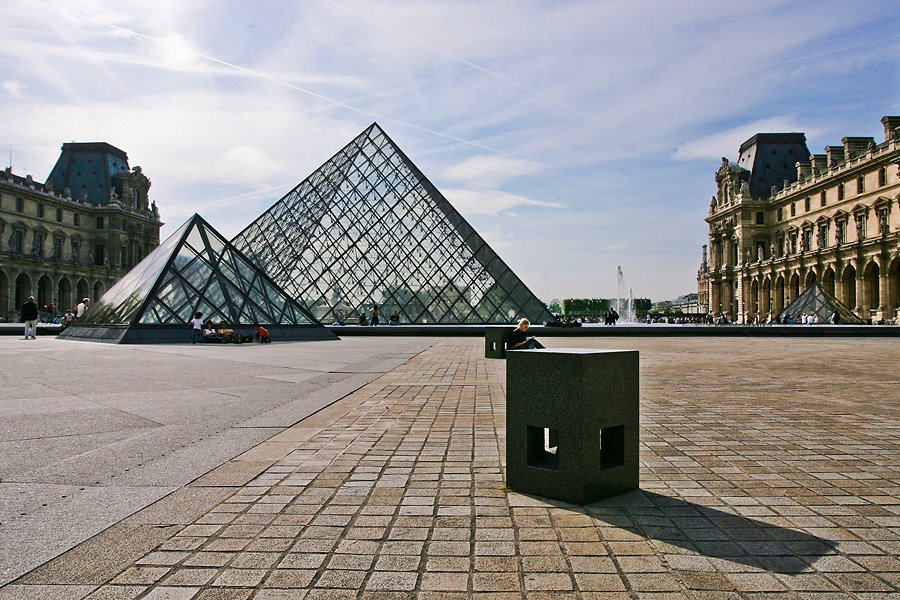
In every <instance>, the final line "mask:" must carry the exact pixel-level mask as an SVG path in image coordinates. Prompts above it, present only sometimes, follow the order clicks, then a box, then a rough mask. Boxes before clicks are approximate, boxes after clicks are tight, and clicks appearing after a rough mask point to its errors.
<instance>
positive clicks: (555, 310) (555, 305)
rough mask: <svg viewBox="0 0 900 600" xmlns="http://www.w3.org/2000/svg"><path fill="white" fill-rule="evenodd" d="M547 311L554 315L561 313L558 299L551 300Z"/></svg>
mask: <svg viewBox="0 0 900 600" xmlns="http://www.w3.org/2000/svg"><path fill="white" fill-rule="evenodd" d="M547 310H549V311H550V312H551V313H552V314H554V315H558V314H560V313H562V306H561V303H560V301H559V299H557V298H554V299H553V300H551V301H550V304H548V305H547Z"/></svg>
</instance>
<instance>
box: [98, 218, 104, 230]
mask: <svg viewBox="0 0 900 600" xmlns="http://www.w3.org/2000/svg"><path fill="white" fill-rule="evenodd" d="M97 229H103V217H97Z"/></svg>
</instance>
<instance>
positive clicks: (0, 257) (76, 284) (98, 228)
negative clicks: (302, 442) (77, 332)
mask: <svg viewBox="0 0 900 600" xmlns="http://www.w3.org/2000/svg"><path fill="white" fill-rule="evenodd" d="M149 189H150V180H149V179H148V178H147V176H146V175H144V174H143V173H142V171H141V168H140V167H137V166H136V167H134V169H131V168H129V166H128V156H127V155H126V154H125V152H123V151H122V150H119V149H118V148H116V147H114V146H111V145H109V144H107V143H103V142H91V143H67V144H63V146H62V152H61V154H60V157H59V160H58V161H57V162H56V165H55V166H54V167H53V170H52V171H51V172H50V176H49V177H48V178H47V181H46V182H45V183H38V182H36V181H34V179H33V178H32V176H31V175H26V176H24V177H22V176H19V175H16V174H14V173H13V172H12V169H10V168H7V169H6V170H4V171H2V172H0V321H17V320H18V316H19V307H20V306H21V305H22V303H23V302H24V301H25V299H27V298H28V296H34V297H35V298H36V300H37V303H38V306H39V307H43V306H44V305H50V304H55V305H56V306H58V307H60V308H61V309H62V310H65V309H68V308H71V307H72V306H73V305H74V304H76V303H77V302H78V301H80V300H81V299H82V298H85V297H88V298H91V299H94V300H96V299H97V298H99V297H100V296H101V295H102V294H103V293H104V292H105V291H106V290H107V289H108V288H109V287H110V286H112V285H113V284H114V283H115V282H116V281H117V280H118V279H119V278H120V277H122V275H124V274H125V273H127V272H128V270H129V269H131V267H133V266H134V265H135V264H137V263H138V262H140V260H141V259H142V258H143V257H144V256H146V255H147V254H148V253H150V252H151V251H152V250H153V249H154V248H155V247H156V246H158V245H159V228H160V226H161V225H162V223H160V219H159V211H158V210H157V208H156V205H155V203H150V202H149V199H148V195H147V193H148V190H149Z"/></svg>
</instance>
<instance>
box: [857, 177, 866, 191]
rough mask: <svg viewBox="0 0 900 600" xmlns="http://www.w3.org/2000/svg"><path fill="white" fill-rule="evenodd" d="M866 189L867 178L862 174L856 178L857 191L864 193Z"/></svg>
mask: <svg viewBox="0 0 900 600" xmlns="http://www.w3.org/2000/svg"><path fill="white" fill-rule="evenodd" d="M865 191H866V178H865V177H864V176H862V175H860V176H859V177H857V178H856V193H857V194H862V193H863V192H865Z"/></svg>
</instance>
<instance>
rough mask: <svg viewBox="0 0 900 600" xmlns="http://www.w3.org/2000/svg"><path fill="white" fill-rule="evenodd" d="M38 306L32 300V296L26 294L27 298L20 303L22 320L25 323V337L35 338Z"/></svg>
mask: <svg viewBox="0 0 900 600" xmlns="http://www.w3.org/2000/svg"><path fill="white" fill-rule="evenodd" d="M37 319H38V307H37V304H36V303H35V301H34V296H28V300H26V301H25V304H23V305H22V321H23V322H24V323H25V338H24V339H26V340H27V339H28V338H29V337H30V338H31V339H33V340H34V339H37V338H35V337H34V335H35V334H36V333H37Z"/></svg>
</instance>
